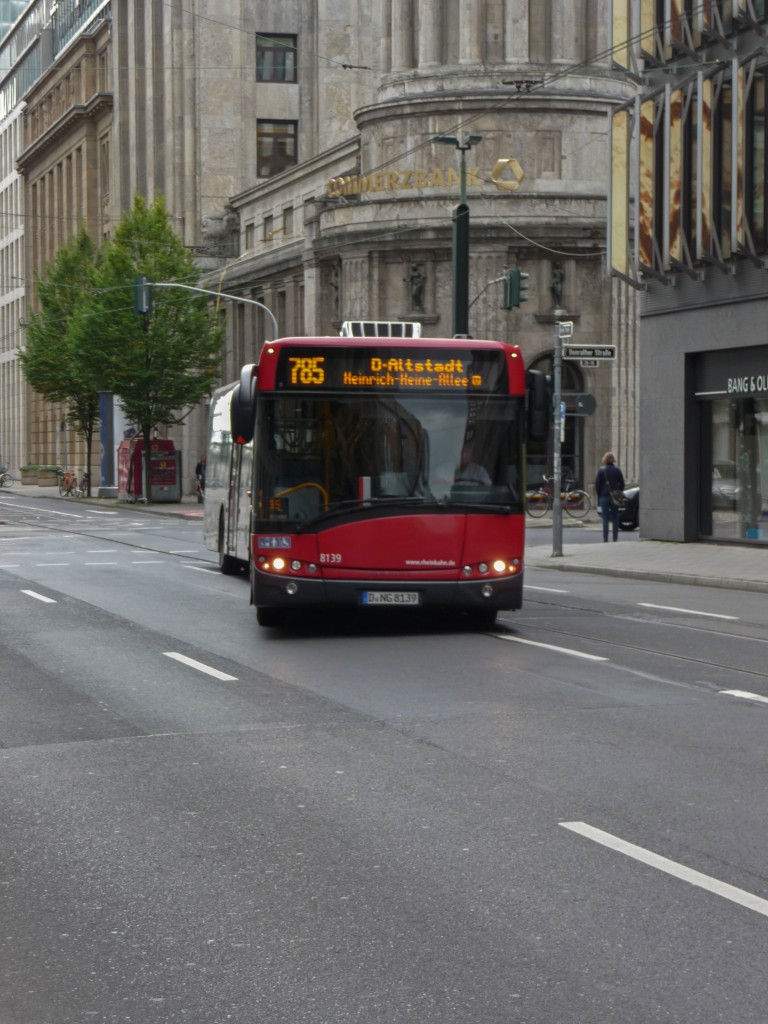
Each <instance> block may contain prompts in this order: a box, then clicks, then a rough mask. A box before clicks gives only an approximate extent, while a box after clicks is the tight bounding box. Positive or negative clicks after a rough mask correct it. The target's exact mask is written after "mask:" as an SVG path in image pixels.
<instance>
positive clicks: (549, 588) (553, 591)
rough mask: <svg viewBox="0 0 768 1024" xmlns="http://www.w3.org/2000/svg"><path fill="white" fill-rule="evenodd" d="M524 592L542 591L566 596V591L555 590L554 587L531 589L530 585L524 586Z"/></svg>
mask: <svg viewBox="0 0 768 1024" xmlns="http://www.w3.org/2000/svg"><path fill="white" fill-rule="evenodd" d="M525 589H526V590H544V591H546V593H548V594H567V593H568V591H567V590H556V589H555V587H532V586H531V585H530V583H526V584H525Z"/></svg>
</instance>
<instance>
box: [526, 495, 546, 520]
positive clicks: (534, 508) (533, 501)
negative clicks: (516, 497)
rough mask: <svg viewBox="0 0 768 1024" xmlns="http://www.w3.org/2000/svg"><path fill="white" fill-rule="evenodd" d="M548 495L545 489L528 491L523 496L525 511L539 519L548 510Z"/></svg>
mask: <svg viewBox="0 0 768 1024" xmlns="http://www.w3.org/2000/svg"><path fill="white" fill-rule="evenodd" d="M549 507H550V506H549V495H548V494H547V493H546V491H528V493H527V494H526V496H525V511H526V512H527V513H528V515H529V516H531V517H532V518H533V519H540V518H541V517H542V516H545V515H546V514H547V512H548V511H549Z"/></svg>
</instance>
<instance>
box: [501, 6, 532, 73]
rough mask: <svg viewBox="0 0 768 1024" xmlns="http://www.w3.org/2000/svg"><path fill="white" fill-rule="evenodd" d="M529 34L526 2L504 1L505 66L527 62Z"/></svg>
mask: <svg viewBox="0 0 768 1024" xmlns="http://www.w3.org/2000/svg"><path fill="white" fill-rule="evenodd" d="M534 2H535V0H534ZM529 32H530V22H529V19H528V0H506V3H505V9H504V60H505V61H506V62H507V64H515V63H517V62H518V61H527V60H528V34H529Z"/></svg>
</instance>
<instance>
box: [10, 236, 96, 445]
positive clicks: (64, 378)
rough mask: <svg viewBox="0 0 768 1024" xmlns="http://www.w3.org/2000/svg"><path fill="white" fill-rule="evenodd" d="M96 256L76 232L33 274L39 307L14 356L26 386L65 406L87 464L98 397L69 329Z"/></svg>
mask: <svg viewBox="0 0 768 1024" xmlns="http://www.w3.org/2000/svg"><path fill="white" fill-rule="evenodd" d="M96 257H97V253H96V248H95V246H94V244H93V241H92V240H91V237H90V235H89V234H88V232H87V231H86V230H85V228H81V230H80V231H79V232H78V233H77V235H75V236H74V237H73V238H72V240H71V241H70V242H69V243H68V244H66V245H63V246H62V247H61V248H60V249H59V250H58V252H57V253H56V256H55V257H54V259H53V260H52V261H51V263H50V264H49V265H48V266H47V267H46V269H45V271H44V272H43V273H42V274H38V275H36V290H37V297H38V308H37V309H36V310H35V311H34V312H32V313H30V315H29V320H28V323H27V337H26V346H25V349H24V350H23V351H22V352H20V353H19V360H20V362H21V365H22V367H23V368H24V375H25V376H26V378H27V381H28V382H29V384H30V386H31V387H32V388H33V389H34V390H35V391H37V392H38V394H40V395H42V396H43V397H44V398H45V399H47V400H48V401H49V402H61V403H62V404H63V405H65V407H66V413H65V417H66V420H67V422H68V423H69V424H70V426H71V427H72V428H73V429H74V430H76V431H77V432H78V433H79V434H82V435H83V437H84V438H85V441H86V448H87V458H88V464H89V465H90V457H91V448H92V445H93V435H94V431H95V428H96V423H97V421H98V416H99V398H98V394H97V393H96V390H95V388H94V387H93V385H92V383H89V382H88V375H87V373H85V372H84V370H83V367H82V366H81V364H80V362H79V361H78V359H77V358H76V356H75V354H74V352H73V346H72V335H71V333H70V326H71V323H72V317H73V315H74V314H75V311H76V310H77V309H78V308H79V307H80V306H81V305H82V303H83V302H84V301H86V300H87V296H88V295H90V289H91V276H92V274H93V271H94V267H95V265H96Z"/></svg>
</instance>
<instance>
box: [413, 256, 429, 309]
mask: <svg viewBox="0 0 768 1024" xmlns="http://www.w3.org/2000/svg"><path fill="white" fill-rule="evenodd" d="M408 280H409V281H410V283H411V308H412V309H414V310H416V311H418V312H420V313H422V312H423V311H424V284H425V283H426V280H427V275H426V274H425V273H424V268H423V267H422V266H421V264H420V263H412V264H411V270H410V274H409V276H408Z"/></svg>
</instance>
